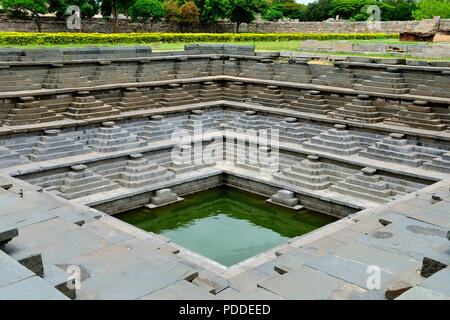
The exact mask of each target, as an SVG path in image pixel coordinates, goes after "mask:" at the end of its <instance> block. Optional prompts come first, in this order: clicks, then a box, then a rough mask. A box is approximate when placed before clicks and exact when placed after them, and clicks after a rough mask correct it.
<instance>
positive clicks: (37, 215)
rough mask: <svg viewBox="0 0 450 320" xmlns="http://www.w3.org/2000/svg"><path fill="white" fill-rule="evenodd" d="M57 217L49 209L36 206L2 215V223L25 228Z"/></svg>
mask: <svg viewBox="0 0 450 320" xmlns="http://www.w3.org/2000/svg"><path fill="white" fill-rule="evenodd" d="M55 217H56V215H54V214H51V213H49V211H48V210H46V209H40V208H39V207H36V208H34V209H31V210H24V211H18V212H15V213H10V214H5V215H0V225H13V226H16V227H17V228H23V227H26V226H29V225H32V224H35V223H39V222H42V221H46V220H49V219H53V218H55Z"/></svg>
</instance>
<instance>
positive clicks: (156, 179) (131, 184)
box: [116, 168, 175, 188]
mask: <svg viewBox="0 0 450 320" xmlns="http://www.w3.org/2000/svg"><path fill="white" fill-rule="evenodd" d="M159 172H160V174H157V175H155V176H153V177H152V178H151V179H139V180H134V181H130V180H127V179H118V180H116V182H117V183H119V184H120V185H121V186H123V187H126V188H142V187H145V186H152V185H153V184H156V183H160V182H163V181H168V180H170V179H173V178H175V173H174V172H172V171H168V169H165V168H164V170H159Z"/></svg>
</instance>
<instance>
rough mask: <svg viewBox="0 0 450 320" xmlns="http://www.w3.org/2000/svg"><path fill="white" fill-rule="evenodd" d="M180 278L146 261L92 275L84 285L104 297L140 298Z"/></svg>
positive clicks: (113, 298)
mask: <svg viewBox="0 0 450 320" xmlns="http://www.w3.org/2000/svg"><path fill="white" fill-rule="evenodd" d="M179 280H180V279H179V278H178V277H176V276H175V275H173V274H172V273H170V272H167V271H166V270H164V269H163V268H160V267H158V266H156V265H154V264H153V263H150V262H148V261H145V262H142V263H136V264H133V265H130V266H127V267H125V268H121V269H120V270H118V271H115V272H112V273H107V274H104V275H101V276H98V277H91V278H89V279H87V280H85V281H84V282H83V286H86V287H87V288H88V289H90V290H91V291H93V292H95V293H96V294H97V295H98V296H99V297H101V298H103V299H112V300H116V299H138V298H141V297H144V296H146V295H149V294H150V293H152V292H154V291H156V290H159V289H161V288H164V287H167V286H169V285H171V284H173V283H175V282H176V281H179Z"/></svg>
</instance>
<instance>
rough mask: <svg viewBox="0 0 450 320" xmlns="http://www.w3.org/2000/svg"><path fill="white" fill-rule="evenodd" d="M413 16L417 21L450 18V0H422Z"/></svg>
mask: <svg viewBox="0 0 450 320" xmlns="http://www.w3.org/2000/svg"><path fill="white" fill-rule="evenodd" d="M412 16H413V17H414V19H416V20H422V19H430V18H433V17H435V16H440V17H441V19H448V18H450V2H449V0H422V1H420V2H419V3H417V9H416V10H414V11H413V13H412Z"/></svg>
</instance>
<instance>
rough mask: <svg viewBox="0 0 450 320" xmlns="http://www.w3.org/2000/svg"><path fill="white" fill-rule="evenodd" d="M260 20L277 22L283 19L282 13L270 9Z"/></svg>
mask: <svg viewBox="0 0 450 320" xmlns="http://www.w3.org/2000/svg"><path fill="white" fill-rule="evenodd" d="M262 18H263V19H264V20H269V21H278V20H280V19H283V12H281V11H278V10H275V9H272V8H270V9H269V10H267V12H266V13H265V14H263V16H262Z"/></svg>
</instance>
